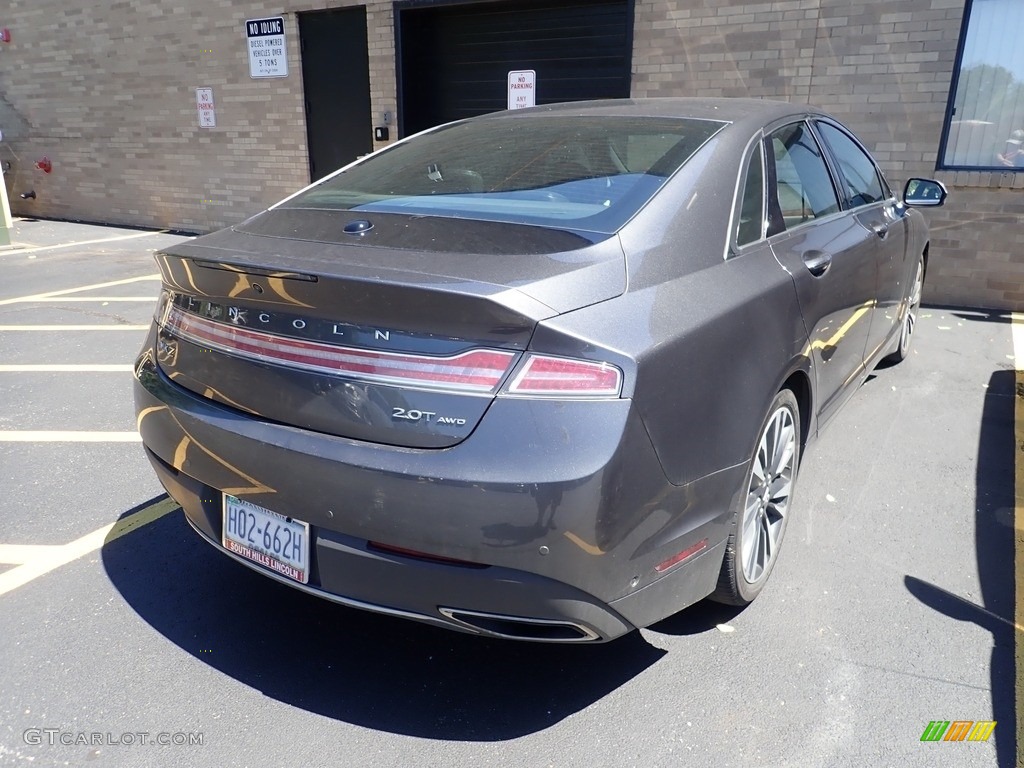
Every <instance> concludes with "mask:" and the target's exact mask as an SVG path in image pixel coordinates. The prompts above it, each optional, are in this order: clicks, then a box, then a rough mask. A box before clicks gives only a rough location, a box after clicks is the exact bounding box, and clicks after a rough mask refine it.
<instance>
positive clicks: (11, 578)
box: [0, 498, 178, 595]
mask: <svg viewBox="0 0 1024 768" xmlns="http://www.w3.org/2000/svg"><path fill="white" fill-rule="evenodd" d="M176 509H178V505H177V503H175V502H174V501H172V500H171V499H168V498H164V499H161V500H160V501H158V502H156V503H154V504H150V505H149V506H148V507H144V508H142V509H140V510H139V511H138V512H135V513H133V514H131V515H128V516H127V517H123V518H121V519H120V520H118V521H116V522H113V523H110V524H109V525H105V526H103V527H102V528H99V529H97V530H95V531H93V532H92V533H87V534H86V535H85V536H82V537H81V538H79V539H75V540H74V541H72V542H71V543H70V544H64V545H61V546H49V545H44V546H38V547H31V546H26V545H18V546H10V545H8V546H6V547H5V546H0V562H12V561H13V562H20V563H21V564H20V565H18V567H17V568H12V569H11V570H9V571H5V572H4V573H0V595H5V594H7V593H8V592H10V591H11V590H14V589H17V588H18V587H21V586H24V585H25V584H28V583H29V582H30V581H32V580H33V579H37V578H39V577H40V576H42V575H43V574H46V573H49V572H50V571H52V570H55V569H57V568H60V567H61V566H62V565H67V564H68V563H70V562H72V561H73V560H77V559H78V558H80V557H83V556H84V555H88V554H89V553H90V552H95V551H96V550H97V549H99V548H100V547H102V546H103V545H104V544H109V543H110V542H112V541H114V540H115V539H118V538H120V537H121V536H124V535H125V534H126V533H131V532H132V531H134V530H137V529H138V528H141V527H142V526H144V525H148V524H149V523H152V522H153V521H154V520H159V519H160V518H161V517H163V516H164V515H166V514H167V513H168V512H173V511H174V510H176ZM4 557H7V558H8V559H7V560H5V559H4ZM14 557H18V558H20V560H18V561H14V560H13V558H14Z"/></svg>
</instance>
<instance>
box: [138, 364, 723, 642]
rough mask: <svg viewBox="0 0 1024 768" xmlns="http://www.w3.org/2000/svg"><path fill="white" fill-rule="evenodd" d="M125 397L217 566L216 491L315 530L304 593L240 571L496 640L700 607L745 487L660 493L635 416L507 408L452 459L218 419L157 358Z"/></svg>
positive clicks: (614, 629) (580, 404) (614, 633)
mask: <svg viewBox="0 0 1024 768" xmlns="http://www.w3.org/2000/svg"><path fill="white" fill-rule="evenodd" d="M135 399H136V408H137V411H138V413H139V430H140V432H141V434H142V438H143V443H144V445H145V446H146V451H147V455H148V456H149V458H150V461H151V463H152V464H153V467H154V469H155V470H156V472H157V475H158V476H159V478H160V480H161V482H162V483H163V485H164V487H165V488H166V489H167V491H168V493H169V494H170V495H171V496H172V497H173V498H174V499H175V500H176V501H177V502H178V503H179V504H181V506H182V508H183V509H184V511H185V514H186V516H187V518H188V520H189V522H190V523H191V525H192V526H193V527H194V528H195V529H196V530H197V531H199V532H200V533H201V534H202V535H203V536H204V537H205V538H206V539H207V540H208V541H209V542H210V543H211V544H213V545H214V546H216V547H218V548H219V549H221V550H222V551H225V550H223V548H222V547H221V545H220V541H221V519H222V492H227V493H230V494H233V495H235V496H240V497H244V498H246V499H247V500H249V501H251V502H253V503H255V504H259V505H261V506H264V507H266V508H268V509H272V510H274V511H276V512H279V513H281V514H285V515H290V516H292V517H295V518H298V519H300V520H304V521H306V522H308V523H310V525H311V531H312V535H313V542H314V544H313V551H312V553H311V558H312V562H311V570H310V579H309V584H308V585H305V586H303V585H300V584H297V583H295V582H292V581H291V580H288V579H286V578H284V577H280V576H277V575H276V574H273V573H272V572H270V571H269V570H268V569H265V568H263V567H261V566H258V565H255V564H254V563H251V562H250V561H248V560H242V562H244V563H245V564H246V565H249V566H250V567H253V568H254V569H256V570H259V571H260V572H262V573H264V574H265V575H268V576H271V577H272V578H278V579H279V580H281V581H284V582H285V583H287V584H289V585H290V586H293V587H296V588H299V589H303V590H305V591H309V592H313V593H315V594H317V595H320V596H322V597H325V598H327V599H330V600H332V601H334V602H338V603H341V604H345V605H349V606H352V607H357V608H363V609H367V610H372V611H376V612H379V613H385V614H390V615H396V616H401V617H404V618H410V619H416V620H418V621H424V622H427V623H430V624H434V625H438V626H445V627H448V628H451V629H457V630H461V631H466V632H473V633H476V634H481V635H488V636H497V637H513V638H517V639H530V640H540V641H551V642H586V641H595V640H610V639H613V638H615V637H618V636H620V635H622V634H625V633H626V632H629V631H630V630H632V629H634V628H636V627H640V626H646V625H648V624H650V623H653V622H654V621H657V620H659V619H661V618H664V617H665V616H668V615H671V614H672V613H675V612H676V611H678V610H680V609H681V608H683V607H685V606H686V605H689V604H691V603H693V602H695V601H697V600H699V599H701V598H703V597H705V596H706V595H707V594H709V593H710V592H711V591H712V589H713V588H714V585H715V583H716V580H717V577H718V571H719V568H720V565H721V560H722V552H723V547H724V540H725V538H726V536H727V534H728V529H729V525H730V523H731V513H730V510H731V509H732V508H733V506H732V502H733V500H734V494H735V492H736V491H737V490H738V489H739V487H740V485H741V482H742V478H741V475H742V469H741V468H740V469H739V470H738V471H737V469H736V468H732V469H730V470H725V471H723V472H719V473H716V474H714V475H711V476H709V477H706V478H704V479H702V480H700V481H697V482H696V483H693V484H690V485H687V486H682V487H679V486H673V485H672V484H670V483H669V482H668V481H667V480H666V478H665V476H664V473H663V472H662V470H661V467H660V464H659V463H658V461H657V458H656V456H655V455H654V452H653V449H652V447H651V444H650V440H649V438H648V437H647V432H646V430H645V429H644V427H643V425H642V423H641V422H640V419H639V417H638V416H636V413H635V411H634V409H633V407H632V403H631V402H630V401H628V400H618V401H600V402H586V401H577V402H571V403H566V402H556V401H543V400H536V401H534V400H522V399H519V400H507V401H501V400H500V399H499V400H498V401H496V402H495V403H494V405H493V406H492V408H491V410H490V412H489V413H488V414H487V416H486V417H485V418H484V419H483V421H482V423H481V424H480V425H479V426H478V427H477V429H476V431H475V432H474V433H473V434H472V435H471V436H470V437H469V438H467V439H466V440H465V441H463V442H462V443H460V444H459V445H457V446H454V447H452V448H446V449H407V448H396V447H393V446H384V445H377V444H372V443H366V442H360V441H355V440H349V439H345V438H338V437H332V436H329V435H323V434H319V433H313V432H309V431H305V430H301V429H297V428H293V427H288V426H284V425H280V424H275V423H271V422H266V421H262V420H260V419H258V418H254V417H252V416H250V415H246V414H244V413H241V412H238V411H234V410H231V409H229V408H226V407H223V406H220V405H217V404H215V403H213V402H211V401H209V400H205V399H204V398H201V397H199V396H198V395H195V394H193V393H191V392H189V391H187V390H185V389H183V388H181V387H178V386H176V385H174V384H173V383H172V382H171V381H169V380H168V379H167V378H166V377H165V376H164V375H163V373H162V372H161V371H160V370H159V369H158V368H157V366H156V365H155V364H154V362H153V356H152V353H151V352H150V351H149V350H146V351H144V353H143V355H142V356H141V357H140V359H139V363H138V365H137V366H136V386H135ZM510 456H511V457H515V460H513V461H510ZM703 540H706V541H707V544H706V547H705V548H704V549H703V550H702V551H701V552H700V553H699V554H697V555H695V556H693V557H692V558H690V559H688V560H686V561H684V562H683V563H681V564H680V565H678V566H676V567H674V568H672V569H670V570H668V571H667V572H665V573H664V574H661V573H658V572H656V571H655V568H654V566H655V565H657V564H658V563H661V562H663V561H664V560H666V559H667V558H669V557H671V556H672V555H674V554H676V553H677V552H680V551H683V550H685V549H688V548H690V547H693V546H694V545H695V544H696V543H698V542H701V541H703ZM371 542H377V543H380V544H383V545H385V546H390V547H399V548H403V549H408V550H415V551H416V552H422V553H428V554H429V555H432V556H435V557H439V558H452V559H455V560H460V561H464V562H466V563H468V564H467V565H462V564H456V563H448V562H437V561H434V560H430V559H426V558H419V557H411V556H410V557H407V556H404V555H400V554H393V553H391V552H387V551H381V550H380V549H377V548H374V546H373V545H372V544H371ZM228 554H230V553H228ZM232 556H234V555H232ZM234 557H236V559H238V558H237V556H234Z"/></svg>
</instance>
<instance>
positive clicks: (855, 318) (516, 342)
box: [135, 99, 946, 642]
mask: <svg viewBox="0 0 1024 768" xmlns="http://www.w3.org/2000/svg"><path fill="white" fill-rule="evenodd" d="M945 196H946V191H945V189H944V188H943V187H942V185H941V184H940V183H938V182H935V181H931V180H927V179H911V180H910V181H908V182H907V185H906V187H905V189H904V192H903V195H902V198H897V197H896V196H895V195H894V193H893V191H892V189H891V188H890V187H889V185H888V183H887V182H886V180H885V178H884V177H883V175H882V173H881V172H880V171H879V169H878V166H877V165H876V164H875V162H874V161H873V160H872V158H871V156H870V155H869V154H868V152H867V151H866V150H865V149H864V147H863V145H861V144H860V142H859V141H858V140H857V139H856V138H855V137H854V136H853V134H852V133H850V131H849V130H847V129H846V128H844V127H843V126H842V125H840V124H839V123H838V122H837V121H836V120H834V119H832V118H830V117H829V116H828V115H826V114H823V113H821V112H819V111H817V110H815V109H812V108H809V107H807V106H806V105H790V104H782V103H772V102H767V101H755V100H707V99H701V100H685V99H674V100H639V101H607V102H591V103H574V104H564V105H558V106H547V107H537V108H533V109H527V110H522V111H515V112H505V113H499V114H495V115H488V116H485V117H480V118H474V119H470V120H465V121H461V122H457V123H451V124H449V125H443V126H440V127H438V128H434V129H432V130H429V131H426V132H424V133H421V134H418V135H416V136H412V137H410V138H408V139H405V140H403V141H400V142H398V143H396V144H394V145H392V146H390V147H388V148H386V149H384V150H382V151H379V152H376V153H374V154H373V155H370V156H368V157H366V158H364V159H362V160H360V161H358V162H356V163H354V164H352V165H349V166H347V167H345V168H343V169H341V170H339V171H338V172H336V173H335V174H333V175H331V176H329V177H328V178H326V179H324V180H322V181H320V182H318V183H316V184H313V185H312V186H310V187H308V188H306V189H304V190H302V191H301V192H299V193H297V194H295V195H293V196H291V197H289V198H287V199H285V200H283V201H282V202H280V203H278V204H277V205H274V206H272V207H271V208H270V209H269V210H266V211H264V212H263V213H260V214H258V215H257V216H254V217H253V218H251V219H249V220H247V221H245V222H243V223H241V224H239V225H238V226H234V227H231V228H228V229H225V230H222V231H219V232H215V233H213V234H210V235H206V236H204V237H201V238H198V239H196V240H192V241H190V242H186V243H182V244H179V245H175V246H173V247H171V248H169V249H167V250H166V251H164V252H162V253H159V254H157V262H158V264H159V267H160V271H161V273H162V276H163V292H162V294H161V297H160V300H159V305H158V307H157V310H156V315H155V321H154V323H153V328H152V331H151V332H150V334H149V337H148V339H147V340H146V343H145V346H144V348H143V350H142V352H141V354H140V355H139V358H138V361H137V363H136V365H135V376H136V386H135V400H136V406H137V411H138V425H139V430H140V432H141V434H142V439H143V442H144V444H145V449H146V452H147V454H148V456H149V459H150V461H151V462H152V464H153V467H154V468H155V470H156V473H157V475H158V476H159V478H160V481H161V482H162V483H163V485H164V487H165V488H166V489H167V491H168V493H169V494H170V495H171V496H172V497H173V498H174V499H175V500H176V501H177V502H178V503H180V504H181V506H182V508H183V509H184V512H185V515H186V517H187V519H188V522H189V523H190V524H191V525H192V526H193V527H194V528H195V529H196V531H198V533H199V534H200V535H201V536H202V537H203V538H204V539H206V540H207V541H208V542H209V543H211V544H212V545H213V546H215V547H217V548H218V549H220V550H221V551H223V552H225V553H227V554H228V555H230V556H231V557H233V558H235V559H236V560H238V561H239V562H241V563H243V564H245V565H247V566H249V567H251V568H254V569H256V570H258V571H260V572H261V573H264V574H266V575H267V576H270V577H271V578H274V579H277V580H278V581H281V582H284V583H286V584H289V585H291V586H293V587H295V588H296V589H300V590H303V591H306V592H309V593H312V594H315V595H319V596H321V597H324V598H327V599H328V600H332V601H334V602H337V603H340V604H342V605H347V606H352V607H356V608H363V609H366V610H370V611H376V612H378V613H382V614H387V615H390V616H397V617H404V618H408V619H415V620H418V621H422V622H427V623H430V624H434V625H437V626H442V627H448V628H451V629H456V630H461V631H464V632H470V633H474V634H478V635H486V636H491V637H503V638H515V639H520V640H537V641H547V642H594V641H602V640H610V639H613V638H616V637H619V636H620V635H623V634H624V633H627V632H629V631H631V630H633V629H635V628H637V627H643V626H647V625H649V624H651V623H653V622H656V621H658V620H659V619H662V618H664V617H666V616H668V615H670V614H673V613H675V612H677V611H679V610H680V609H682V608H684V607H686V606H688V605H690V604H691V603H694V602H695V601H698V600H701V599H703V598H705V597H708V596H711V597H712V598H713V599H716V600H720V601H724V602H727V603H731V604H735V605H744V604H746V603H749V602H750V601H751V600H753V599H754V598H755V597H756V596H757V594H758V593H759V592H760V591H761V589H762V588H763V587H764V585H765V582H766V581H767V579H768V577H769V575H770V574H771V571H772V567H773V566H774V564H775V562H776V558H777V556H778V552H779V547H780V546H781V544H782V540H783V536H784V534H785V531H786V525H787V523H788V521H789V518H790V516H791V514H792V512H793V511H794V508H793V507H792V498H793V490H794V484H795V482H796V477H797V471H798V469H799V467H800V456H801V453H802V450H803V447H804V445H805V443H806V441H807V440H809V439H811V438H812V437H814V436H815V435H816V434H817V433H818V431H819V430H820V429H821V428H822V427H823V426H824V425H825V424H826V423H827V422H828V420H829V419H830V418H831V417H832V416H833V415H834V414H835V413H836V411H837V409H838V408H839V407H840V405H841V404H842V403H843V402H844V401H845V400H846V399H847V397H848V396H850V395H851V394H852V393H853V392H854V391H856V390H857V389H858V387H859V385H860V384H861V382H862V381H863V380H864V378H865V377H866V376H867V375H868V373H869V372H870V371H871V370H872V368H873V367H874V366H875V364H876V363H877V362H878V361H879V360H881V359H882V358H885V357H888V358H890V359H892V360H894V361H899V360H902V359H903V358H904V357H906V355H907V352H908V348H909V344H910V342H911V339H912V336H913V333H914V323H915V319H916V316H917V312H918V307H919V304H920V300H921V288H922V284H923V281H924V276H925V272H926V269H927V266H928V236H927V229H926V226H925V222H924V220H923V217H922V216H921V214H920V213H919V212H917V211H916V210H914V208H915V207H917V206H927V205H941V204H942V202H943V200H944V199H945Z"/></svg>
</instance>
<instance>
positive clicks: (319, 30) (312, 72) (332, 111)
mask: <svg viewBox="0 0 1024 768" xmlns="http://www.w3.org/2000/svg"><path fill="white" fill-rule="evenodd" d="M299 39H300V41H301V43H302V82H303V88H304V90H305V98H306V136H307V138H308V141H309V177H310V180H311V181H316V180H317V179H321V178H323V177H324V176H326V175H327V174H329V173H331V172H332V171H336V170H337V169H338V168H340V167H341V166H343V165H345V164H347V163H350V162H352V161H353V160H355V159H356V158H357V157H359V156H360V155H365V154H367V153H368V152H370V151H371V150H372V149H373V135H372V130H373V128H372V120H371V117H370V63H369V56H368V49H367V42H366V8H364V7H363V6H358V7H354V8H337V9H332V10H328V11H313V12H310V13H300V14H299Z"/></svg>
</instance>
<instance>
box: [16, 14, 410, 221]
mask: <svg viewBox="0 0 1024 768" xmlns="http://www.w3.org/2000/svg"><path fill="white" fill-rule="evenodd" d="M356 4H357V3H355V2H345V0H342V1H341V2H337V1H336V2H331V3H328V2H326V1H325V0H319V1H315V2H304V3H295V4H292V5H291V6H290V7H289V8H288V9H287V11H286V12H284V13H283V15H284V17H285V31H286V38H287V45H288V51H287V55H288V77H286V78H273V79H272V78H262V79H251V78H250V77H249V58H248V52H247V47H246V38H245V35H244V26H243V25H244V22H245V20H246V19H251V18H261V17H266V16H278V15H282V9H281V7H280V6H278V5H274V4H268V3H265V2H255V3H245V4H242V3H238V2H233V1H232V0H203V1H202V2H200V0H179V1H178V2H176V3H162V2H152V0H124V1H122V2H105V3H81V4H74V3H67V2H65V0H28V1H26V0H11V6H10V10H9V11H8V12H6V13H5V15H4V18H3V19H2V22H3V24H4V25H5V26H9V27H10V28H11V32H12V41H11V43H9V44H6V45H3V44H0V130H2V131H3V132H4V141H3V142H2V143H0V160H7V161H10V162H11V164H12V171H11V173H10V174H9V176H8V178H7V182H8V189H9V190H10V192H11V196H12V201H11V205H12V208H13V210H14V212H15V213H16V214H19V215H37V216H42V217H56V218H69V219H84V220H91V221H101V222H108V223H113V224H130V225H140V226H147V227H167V228H172V229H181V230H186V231H199V232H205V231H210V230H213V229H216V228H219V227H222V226H225V225H227V224H231V223H235V222H237V221H239V220H241V219H243V218H245V217H246V216H248V215H251V214H253V213H256V212H258V211H260V210H261V209H263V208H265V207H266V206H267V205H268V204H270V203H272V202H275V201H276V200H279V199H281V198H282V197H284V196H285V195H286V194H288V193H290V192H293V191H295V190H296V189H298V188H299V187H301V186H304V185H305V184H307V183H308V182H309V173H308V157H307V154H306V129H305V111H304V105H303V98H302V67H301V63H300V59H299V40H298V22H297V19H296V12H298V11H306V10H319V9H324V8H327V7H340V6H344V5H356ZM367 25H368V41H369V54H370V66H371V68H372V70H373V82H372V88H371V107H372V110H373V114H374V115H379V114H380V113H381V112H383V111H385V110H389V111H394V110H395V108H396V103H395V75H394V71H395V68H394V32H393V23H392V12H391V4H390V3H384V2H378V3H373V4H372V5H371V6H370V7H369V8H368V13H367ZM204 86H209V87H211V88H212V89H213V93H214V103H215V107H216V120H217V125H216V127H215V128H200V127H199V125H198V118H197V113H196V95H195V89H196V88H198V87H204ZM370 130H371V127H370V126H367V131H370ZM43 156H46V157H49V158H50V160H51V161H52V163H53V172H52V173H50V174H45V173H42V172H41V171H38V170H36V169H34V167H33V165H34V163H35V161H36V160H38V159H39V158H41V157H43ZM28 189H34V190H35V192H36V194H37V199H36V200H35V201H34V202H24V201H22V200H20V199H19V197H18V195H19V194H20V193H22V192H24V191H26V190H28Z"/></svg>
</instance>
